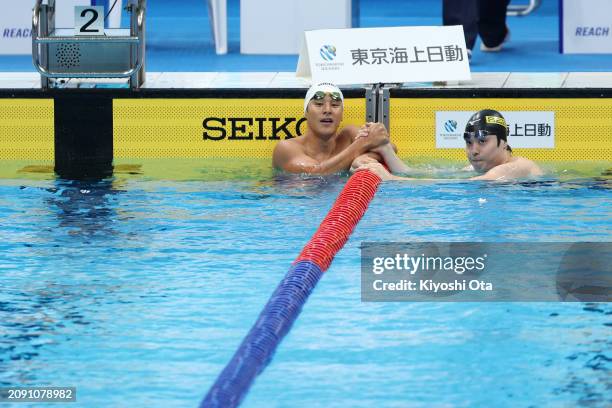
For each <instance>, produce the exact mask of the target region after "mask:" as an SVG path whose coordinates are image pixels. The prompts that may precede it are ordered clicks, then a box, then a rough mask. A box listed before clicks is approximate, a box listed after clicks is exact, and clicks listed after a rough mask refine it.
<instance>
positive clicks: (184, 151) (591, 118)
mask: <svg viewBox="0 0 612 408" xmlns="http://www.w3.org/2000/svg"><path fill="white" fill-rule="evenodd" d="M303 94H304V90H302V89H269V88H268V89H229V88H228V89H151V88H149V89H140V90H137V91H132V90H129V89H60V90H50V91H42V90H32V89H28V90H23V89H19V90H17V89H4V90H1V91H0V108H1V113H0V117H1V119H2V120H1V121H0V160H2V161H22V162H24V163H25V164H24V167H28V164H30V163H31V164H36V165H41V164H42V165H46V166H48V167H52V168H53V169H54V171H55V172H56V173H57V174H59V175H60V176H63V177H68V178H73V177H77V178H78V177H80V176H96V175H100V174H102V175H108V174H111V173H112V171H113V162H114V161H115V163H116V162H121V161H122V160H123V161H125V160H133V159H172V158H203V159H215V158H217V159H218V158H239V159H241V158H245V159H247V158H248V159H267V158H269V157H271V153H272V149H273V148H274V145H275V144H276V143H277V142H278V141H279V140H282V139H286V138H291V137H296V136H299V135H301V134H302V133H303V132H304V131H305V129H306V123H305V119H304V118H303ZM345 96H346V100H345V104H346V107H345V115H344V121H343V125H347V124H355V125H360V124H362V123H364V122H365V121H367V120H372V116H371V112H372V108H371V106H370V104H371V99H368V98H367V92H366V89H365V88H352V89H347V90H345ZM483 108H494V109H497V110H500V111H503V112H510V111H521V112H547V113H549V114H550V115H553V116H552V117H554V119H553V121H552V127H553V129H554V132H553V135H552V137H553V138H554V140H552V141H551V144H550V146H549V147H547V148H518V149H517V148H515V152H516V153H517V154H519V155H521V156H525V157H528V158H531V159H534V160H538V161H543V162H558V161H610V160H612V143H611V139H612V137H611V135H612V89H610V88H601V89H599V88H587V89H578V88H576V89H567V88H564V89H554V88H551V89H542V88H539V89H495V88H491V89H488V88H474V89H466V88H463V89H451V88H441V89H433V88H428V89H405V88H398V89H391V91H390V94H389V101H388V105H387V107H386V109H387V111H386V115H388V118H387V120H388V121H389V129H390V133H391V138H392V141H393V142H394V143H395V144H396V145H397V147H398V149H399V154H400V156H401V157H402V158H403V159H411V160H430V159H445V160H454V161H459V160H463V159H464V157H465V154H464V151H463V149H462V148H460V147H457V148H440V147H438V146H437V145H436V131H437V130H436V114H437V112H455V111H457V112H465V111H476V110H479V109H483ZM534 125H535V124H534ZM460 127H461V126H457V128H456V129H453V130H454V131H455V133H457V134H459V135H460V131H461V129H459V128H460ZM542 136H543V137H550V135H548V136H547V135H546V134H543V135H542ZM9 167H10V166H9ZM11 171H14V170H11ZM0 176H3V177H6V175H2V174H0Z"/></svg>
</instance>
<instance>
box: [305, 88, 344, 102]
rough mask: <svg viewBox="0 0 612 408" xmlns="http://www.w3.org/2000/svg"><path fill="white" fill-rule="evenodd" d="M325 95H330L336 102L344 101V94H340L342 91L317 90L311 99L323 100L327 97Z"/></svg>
mask: <svg viewBox="0 0 612 408" xmlns="http://www.w3.org/2000/svg"><path fill="white" fill-rule="evenodd" d="M325 95H329V97H330V98H331V100H332V101H334V102H342V95H340V92H324V91H317V92H315V93H314V95H313V96H312V98H310V100H313V99H314V100H315V101H322V100H323V99H325Z"/></svg>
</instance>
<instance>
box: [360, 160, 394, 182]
mask: <svg viewBox="0 0 612 408" xmlns="http://www.w3.org/2000/svg"><path fill="white" fill-rule="evenodd" d="M358 171H370V172H372V173H374V174H376V175H377V176H378V177H380V178H381V180H382V181H387V180H395V179H396V177H395V176H394V175H393V174H391V173H389V172H388V171H387V169H385V168H384V166H383V165H382V164H380V163H378V162H376V161H375V162H367V163H363V164H361V165H360V166H359V167H355V168H351V172H352V173H356V172H358Z"/></svg>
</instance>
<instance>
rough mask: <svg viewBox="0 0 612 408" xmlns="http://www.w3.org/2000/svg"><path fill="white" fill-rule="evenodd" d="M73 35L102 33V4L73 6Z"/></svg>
mask: <svg viewBox="0 0 612 408" xmlns="http://www.w3.org/2000/svg"><path fill="white" fill-rule="evenodd" d="M74 35H104V6H75V8H74Z"/></svg>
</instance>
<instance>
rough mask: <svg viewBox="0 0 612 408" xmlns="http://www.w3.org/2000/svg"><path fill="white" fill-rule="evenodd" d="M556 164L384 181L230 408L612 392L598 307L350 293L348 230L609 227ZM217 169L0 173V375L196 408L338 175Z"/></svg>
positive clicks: (599, 235)
mask: <svg viewBox="0 0 612 408" xmlns="http://www.w3.org/2000/svg"><path fill="white" fill-rule="evenodd" d="M136 173H137V172H136ZM145 173H146V172H145ZM195 173H198V172H197V171H196V172H195ZM562 173H563V172H562V171H558V173H557V174H556V175H555V177H552V178H548V179H546V180H540V181H534V182H523V183H505V184H495V183H485V182H452V183H449V182H446V183H444V182H443V183H431V182H407V183H400V182H394V183H385V184H383V185H382V186H381V187H380V189H379V191H378V193H377V196H376V197H375V198H374V200H373V201H372V203H371V205H370V208H369V210H368V212H367V213H366V215H365V216H364V218H363V219H362V221H361V222H360V223H359V225H358V226H357V228H356V229H355V231H354V233H353V235H352V236H351V238H350V239H349V241H348V243H347V245H346V246H345V248H344V249H343V250H341V251H340V252H339V254H338V255H337V257H336V259H335V260H334V262H333V263H332V265H331V267H330V269H329V270H328V272H326V274H325V275H324V277H323V278H322V279H321V281H320V282H319V284H318V286H317V288H316V289H315V291H314V293H313V294H312V295H311V297H310V299H309V300H308V302H307V303H306V306H305V307H304V310H303V312H302V314H301V315H300V317H299V318H298V320H297V321H296V324H295V325H294V327H293V329H292V330H291V331H290V333H289V335H288V336H287V337H286V338H285V340H284V341H283V343H281V345H280V347H279V349H278V350H277V353H276V355H275V357H274V360H273V361H272V363H271V364H270V365H269V366H268V368H267V369H266V370H265V371H264V372H263V374H262V375H260V376H259V377H258V379H257V380H256V382H255V384H254V385H253V387H252V389H251V391H250V392H249V394H248V395H247V397H246V399H245V400H244V403H243V406H245V407H295V406H304V407H313V406H321V407H372V406H377V407H378V406H380V407H432V406H439V407H450V406H453V407H473V406H483V407H489V406H496V407H506V406H507V407H515V406H522V407H528V406H534V407H535V406H537V407H540V406H555V407H556V406H589V407H591V406H602V407H603V406H610V404H612V393H611V392H610V389H611V388H612V379H611V377H610V370H611V369H612V366H611V362H612V340H611V339H612V306H611V305H610V304H609V303H408V302H404V303H398V302H394V303H365V302H361V300H360V298H361V292H360V244H361V242H363V241H400V242H413V241H489V242H506V241H508V242H511V241H519V242H524V241H527V242H530V241H532V242H540V241H546V242H550V241H568V242H573V241H606V242H607V241H610V239H611V237H612V223H611V222H610V220H611V219H612V217H611V216H612V206H611V204H610V203H611V202H612V200H611V198H612V194H611V193H612V189H611V187H612V183H611V180H610V179H609V177H594V176H596V174H592V175H590V176H584V175H582V174H581V175H580V176H579V177H569V176H565V177H563V176H562ZM215 174H216V175H217V176H216V177H209V176H202V177H201V179H198V178H197V177H194V178H192V179H190V180H182V181H177V180H174V181H171V180H158V179H153V178H149V177H146V174H135V175H118V176H117V177H115V178H113V179H109V180H103V181H98V182H75V181H66V180H56V179H53V178H52V177H46V178H44V177H43V178H42V179H26V178H13V179H2V180H0V217H1V218H2V220H3V221H2V223H1V225H0V251H1V253H2V258H1V260H0V386H17V385H19V386H45V385H47V386H75V387H77V400H78V402H77V403H76V404H69V406H71V407H76V406H82V407H104V406H109V407H110V406H112V407H121V406H126V407H127V406H130V407H131V406H135V407H140V406H148V407H195V406H197V404H198V403H199V402H200V401H201V399H202V397H203V396H204V395H205V393H206V391H207V390H208V388H209V387H210V386H211V385H212V383H213V382H214V380H215V379H216V377H217V375H218V374H219V373H220V371H221V370H222V369H223V367H224V366H225V364H226V363H227V362H228V361H229V359H230V358H231V356H232V355H233V353H234V351H235V350H236V348H237V346H238V345H239V344H240V342H241V340H242V338H243V337H244V335H245V334H246V333H247V331H248V330H249V328H250V327H251V325H252V324H253V322H254V321H255V319H256V318H257V316H258V314H259V312H260V310H261V308H262V307H263V306H264V304H265V303H266V301H267V299H268V297H269V296H270V294H271V293H272V291H273V290H274V288H275V287H276V285H277V284H278V282H279V281H280V280H281V279H282V277H283V276H284V274H285V272H286V271H287V269H288V267H289V265H290V264H291V262H292V261H293V260H294V259H295V257H296V256H297V255H298V254H299V252H300V250H301V248H302V247H303V245H304V244H305V243H306V242H307V241H308V239H309V238H310V236H311V235H312V234H313V233H314V231H315V230H316V228H317V227H318V225H319V222H320V221H321V220H322V219H323V218H324V217H325V215H326V213H327V211H328V210H329V208H330V207H331V205H332V203H333V202H334V200H335V197H336V196H337V194H338V193H339V192H340V190H341V189H342V186H343V184H344V182H345V181H346V177H344V176H329V177H290V176H274V175H273V174H272V172H271V170H270V169H269V168H268V167H266V166H265V165H264V167H262V168H260V169H259V171H258V172H256V173H255V174H257V175H258V176H257V177H244V178H242V179H240V177H238V176H237V175H236V174H235V173H233V172H232V175H231V177H230V176H227V177H224V174H225V173H224V172H223V171H220V172H217V173H215ZM572 174H574V176H575V174H576V173H572ZM598 174H599V173H597V175H598ZM19 406H20V407H24V406H28V405H27V404H19Z"/></svg>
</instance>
